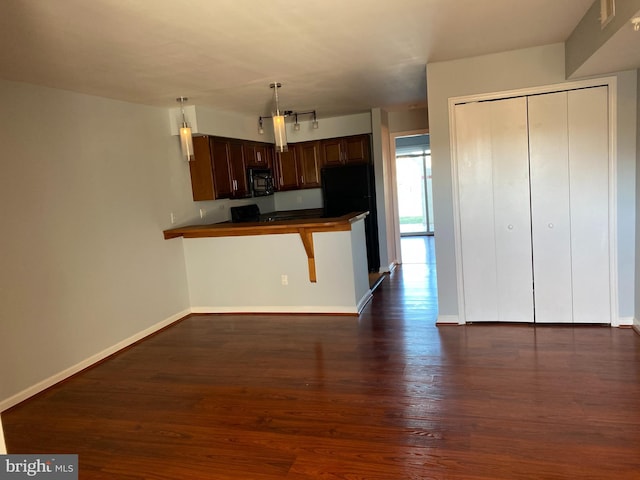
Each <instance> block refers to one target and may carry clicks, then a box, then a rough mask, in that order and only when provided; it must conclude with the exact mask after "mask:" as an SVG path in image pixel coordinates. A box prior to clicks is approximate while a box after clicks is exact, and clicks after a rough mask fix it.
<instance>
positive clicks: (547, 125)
mask: <svg viewBox="0 0 640 480" xmlns="http://www.w3.org/2000/svg"><path fill="white" fill-rule="evenodd" d="M567 99H568V94H567V92H557V93H550V94H545V95H534V96H531V97H529V98H528V106H529V162H530V172H531V173H530V175H531V228H532V243H533V276H534V281H535V312H536V315H535V321H536V322H537V323H571V322H572V321H573V308H572V293H571V224H570V222H571V216H570V213H569V208H570V205H569V151H568V142H569V137H568V126H567V108H568V107H567Z"/></svg>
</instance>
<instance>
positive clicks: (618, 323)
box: [611, 317, 633, 327]
mask: <svg viewBox="0 0 640 480" xmlns="http://www.w3.org/2000/svg"><path fill="white" fill-rule="evenodd" d="M632 325H633V317H619V318H618V319H617V320H615V321H613V322H611V326H612V327H630V326H632Z"/></svg>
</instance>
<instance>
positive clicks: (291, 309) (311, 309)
mask: <svg viewBox="0 0 640 480" xmlns="http://www.w3.org/2000/svg"><path fill="white" fill-rule="evenodd" d="M191 313H227V314H230V313H233V314H236V315H242V314H243V313H300V314H314V313H318V314H324V315H331V314H335V315H344V314H349V315H358V313H359V312H358V310H357V308H356V307H345V306H328V307H319V306H307V305H281V306H277V305H276V306H272V305H268V306H251V307H248V306H246V305H238V306H232V307H207V306H200V307H192V308H191Z"/></svg>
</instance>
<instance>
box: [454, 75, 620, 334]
mask: <svg viewBox="0 0 640 480" xmlns="http://www.w3.org/2000/svg"><path fill="white" fill-rule="evenodd" d="M599 86H606V87H608V103H609V105H608V107H609V109H608V114H609V118H608V125H609V290H610V292H609V293H610V299H611V305H610V319H611V326H612V327H618V326H620V319H619V315H618V255H617V250H618V241H617V233H616V232H617V203H616V198H617V168H616V165H617V154H616V152H617V120H616V119H617V108H616V105H617V78H616V77H602V78H594V79H589V80H583V81H577V82H566V83H559V84H553V85H544V86H538V87H531V88H523V89H516V90H507V91H501V92H492V93H485V94H476V95H466V96H460V97H451V98H449V132H450V133H449V138H450V150H451V178H452V189H453V221H454V237H455V238H454V239H455V252H456V281H457V294H458V324H459V325H464V324H465V323H467V322H466V317H465V303H464V282H463V269H462V268H463V266H462V241H461V224H460V201H459V200H460V187H459V184H458V159H457V154H456V143H457V139H456V118H455V106H456V105H460V104H464V103H471V102H481V101H488V100H501V99H507V98H512V97H526V96H530V95H538V94H544V93H554V92H564V91H569V90H577V89H581V88H590V87H599Z"/></svg>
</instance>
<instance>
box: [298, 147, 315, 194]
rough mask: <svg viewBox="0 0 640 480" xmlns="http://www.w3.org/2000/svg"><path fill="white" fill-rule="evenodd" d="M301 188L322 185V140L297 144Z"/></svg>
mask: <svg viewBox="0 0 640 480" xmlns="http://www.w3.org/2000/svg"><path fill="white" fill-rule="evenodd" d="M296 149H297V154H298V165H299V169H298V175H299V177H300V179H299V184H300V188H317V187H319V186H320V168H321V151H320V142H318V141H316V142H303V143H298V144H297V145H296Z"/></svg>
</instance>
